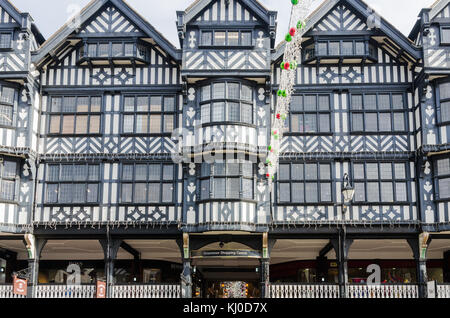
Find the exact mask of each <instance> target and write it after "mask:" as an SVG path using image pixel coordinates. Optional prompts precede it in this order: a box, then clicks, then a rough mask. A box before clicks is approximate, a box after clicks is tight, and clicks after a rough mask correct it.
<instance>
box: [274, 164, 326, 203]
mask: <svg viewBox="0 0 450 318" xmlns="http://www.w3.org/2000/svg"><path fill="white" fill-rule="evenodd" d="M331 187H332V178H331V164H329V163H290V164H288V163H282V164H280V165H279V170H278V189H277V191H278V202H279V203H319V202H325V203H330V202H332V200H333V199H332V192H331Z"/></svg>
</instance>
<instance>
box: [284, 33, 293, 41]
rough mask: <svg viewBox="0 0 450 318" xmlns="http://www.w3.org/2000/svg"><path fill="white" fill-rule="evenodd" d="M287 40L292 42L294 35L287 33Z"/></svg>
mask: <svg viewBox="0 0 450 318" xmlns="http://www.w3.org/2000/svg"><path fill="white" fill-rule="evenodd" d="M285 39H286V42H291V41H292V36H291V35H290V34H286V38H285Z"/></svg>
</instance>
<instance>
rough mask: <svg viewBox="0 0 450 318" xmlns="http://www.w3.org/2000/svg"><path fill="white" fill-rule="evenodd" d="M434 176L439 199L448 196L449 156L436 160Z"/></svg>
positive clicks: (449, 193) (449, 188) (449, 180)
mask: <svg viewBox="0 0 450 318" xmlns="http://www.w3.org/2000/svg"><path fill="white" fill-rule="evenodd" d="M436 171H437V173H436V176H437V184H438V189H439V199H449V198H450V158H445V159H439V160H437V161H436Z"/></svg>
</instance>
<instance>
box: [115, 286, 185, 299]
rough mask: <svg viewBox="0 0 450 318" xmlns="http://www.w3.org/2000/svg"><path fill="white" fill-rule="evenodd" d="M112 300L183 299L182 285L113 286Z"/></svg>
mask: <svg viewBox="0 0 450 318" xmlns="http://www.w3.org/2000/svg"><path fill="white" fill-rule="evenodd" d="M111 298H130V299H131V298H181V285H180V284H127V285H114V286H112V291H111Z"/></svg>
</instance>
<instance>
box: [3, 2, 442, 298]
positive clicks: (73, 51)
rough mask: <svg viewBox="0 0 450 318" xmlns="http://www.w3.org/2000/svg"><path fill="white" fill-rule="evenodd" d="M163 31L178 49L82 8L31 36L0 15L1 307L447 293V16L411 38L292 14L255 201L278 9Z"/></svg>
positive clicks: (111, 13) (422, 21)
mask: <svg viewBox="0 0 450 318" xmlns="http://www.w3.org/2000/svg"><path fill="white" fill-rule="evenodd" d="M155 10H157V8H156V9H155ZM176 18H177V20H176V27H177V30H178V36H179V48H177V47H176V46H174V45H173V44H172V43H170V42H169V41H168V40H167V39H166V38H165V37H164V36H163V35H162V33H160V32H158V31H157V30H156V29H155V28H154V27H153V26H152V25H151V24H150V23H149V22H147V21H146V20H145V19H144V18H143V17H142V16H141V15H140V14H139V13H138V12H136V11H135V10H134V9H132V8H131V7H130V6H129V5H128V4H126V3H125V2H124V1H122V0H95V1H92V2H90V3H89V4H88V5H87V6H86V7H85V8H84V9H83V10H82V11H81V12H80V13H79V14H78V15H77V16H76V17H74V18H73V19H72V20H70V21H69V22H67V23H66V24H65V25H64V26H63V27H62V28H61V29H60V30H59V31H58V32H56V33H55V34H54V35H53V36H52V37H50V38H49V39H47V40H45V39H44V37H43V36H42V35H41V34H40V32H39V30H38V29H37V27H36V25H35V24H34V22H33V20H32V18H31V17H30V15H29V14H27V13H21V12H19V11H18V10H17V9H16V8H15V7H14V6H13V5H12V4H11V2H10V1H8V0H0V93H1V94H0V231H1V232H0V269H2V271H1V272H0V296H2V295H3V296H4V297H8V295H10V293H11V291H10V289H9V286H8V285H1V284H8V283H10V282H11V281H12V276H13V273H16V274H17V273H19V274H20V275H21V276H25V277H27V278H28V283H29V288H28V296H29V297H49V296H52V295H56V294H58V293H60V294H61V295H63V294H64V295H66V296H67V290H66V285H64V284H67V283H68V282H69V278H70V275H71V273H72V269H73V266H75V267H77V268H79V270H81V273H83V271H84V272H85V273H96V274H95V275H91V276H89V275H90V274H89V275H88V274H85V275H84V274H83V275H82V283H83V284H84V285H81V286H84V287H82V291H81V293H82V294H83V296H85V297H92V296H93V295H94V294H93V293H94V288H93V287H92V286H90V284H93V282H94V281H97V280H104V281H106V282H107V295H108V297H127V296H126V295H131V294H133V295H136V294H135V293H133V290H134V289H133V288H136V289H139V290H140V292H142V293H143V294H142V295H141V294H139V295H141V296H142V297H159V296H163V297H219V296H223V295H225V296H226V295H228V293H227V292H226V288H225V287H223V286H225V285H227V284H225V283H222V282H229V281H232V282H236V281H245V282H247V283H248V284H249V285H248V289H247V292H248V295H250V296H255V297H299V298H301V297H307V296H308V297H310V296H311V297H350V298H351V297H371V296H374V295H375V294H376V295H378V296H380V295H382V294H383V295H390V296H392V295H394V294H395V295H396V296H398V297H425V296H427V294H428V296H430V293H431V291H429V292H428V293H427V288H426V286H427V285H426V283H427V281H436V282H437V285H435V287H436V288H435V289H436V295H437V297H441V296H443V297H450V235H449V234H448V233H449V232H448V231H450V156H449V151H450V147H449V140H448V138H450V78H449V75H450V64H449V63H450V60H449V58H448V55H449V53H450V52H448V51H449V50H450V49H449V45H450V1H448V0H441V1H438V2H437V3H436V4H434V5H433V6H432V7H431V8H427V9H423V10H422V11H421V12H420V15H419V19H418V20H417V23H416V25H415V26H414V28H413V30H412V32H411V34H410V35H409V37H406V36H405V35H403V34H402V33H401V32H399V31H398V30H396V29H395V28H394V27H393V26H392V25H391V24H390V23H389V22H387V21H386V20H385V19H383V18H382V17H380V16H379V15H378V14H377V13H376V12H374V11H373V10H372V9H371V8H370V7H368V6H367V5H366V4H365V3H364V2H363V1H361V0H326V1H324V2H323V3H322V4H321V5H320V6H319V7H318V8H317V9H316V10H315V11H314V12H313V13H312V14H311V15H310V17H309V18H308V20H307V21H306V26H305V28H304V29H303V30H302V31H301V32H303V43H302V53H301V56H299V57H298V61H297V62H298V64H299V66H298V68H297V70H296V72H297V74H296V82H295V86H294V94H293V95H294V96H293V98H292V103H291V107H290V114H289V116H287V118H286V130H287V132H286V134H285V137H284V138H283V140H282V145H281V149H279V155H280V163H279V167H278V173H277V175H276V178H275V181H274V182H273V184H269V182H268V180H267V177H266V173H267V172H266V168H267V163H266V157H267V155H268V151H270V149H268V142H269V141H270V137H271V136H270V134H271V118H272V117H273V110H274V107H275V105H276V103H277V98H278V97H277V91H278V88H279V82H280V77H281V67H280V64H281V63H282V62H283V61H284V60H283V58H284V57H283V54H284V49H285V43H284V42H282V43H280V44H279V45H277V46H276V43H275V38H276V34H277V31H278V32H283V30H277V12H276V11H271V10H269V9H267V8H266V7H265V6H263V5H262V4H261V3H260V2H259V1H257V0H195V1H193V3H192V5H191V6H190V7H189V8H187V9H186V10H185V11H177V12H176ZM348 185H351V186H352V188H354V190H355V191H354V197H353V199H352V200H351V202H350V203H349V202H348V200H346V199H345V197H344V192H343V190H345V189H346V187H347V186H348ZM22 240H23V241H24V242H26V244H25V246H24V244H23V242H22ZM372 265H376V266H378V267H379V268H380V271H379V273H380V277H379V278H380V280H381V281H380V282H379V284H380V285H379V286H378V289H377V290H375V291H371V290H370V288H371V286H370V285H367V284H364V283H365V282H366V281H367V279H368V276H369V275H370V273H371V271H370V270H369V268H370V266H372ZM71 266H72V267H71ZM71 268H72V269H71ZM24 269H25V270H24ZM118 269H120V270H118ZM366 269H367V270H366ZM180 273H181V281H180ZM20 275H19V276H20ZM149 283H152V284H149ZM446 283H447V284H446ZM143 290H144V292H143ZM212 290H213V291H214V292H211V291H212ZM52 293H53V294H52ZM311 293H312V294H311ZM377 293H378V294H377ZM228 296H230V295H228ZM234 296H236V295H234ZM244 296H245V295H244ZM392 297H393V296H392Z"/></svg>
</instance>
